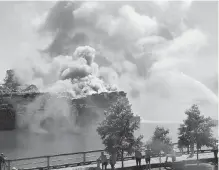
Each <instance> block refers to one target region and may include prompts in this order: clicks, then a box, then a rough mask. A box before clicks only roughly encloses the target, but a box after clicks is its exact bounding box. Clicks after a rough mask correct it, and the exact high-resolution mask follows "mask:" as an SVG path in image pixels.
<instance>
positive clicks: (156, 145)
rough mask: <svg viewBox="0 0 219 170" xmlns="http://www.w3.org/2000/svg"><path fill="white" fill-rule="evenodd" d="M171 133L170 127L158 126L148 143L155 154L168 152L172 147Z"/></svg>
mask: <svg viewBox="0 0 219 170" xmlns="http://www.w3.org/2000/svg"><path fill="white" fill-rule="evenodd" d="M168 135H169V129H164V128H163V127H158V126H157V127H156V129H155V131H154V134H153V136H152V139H151V141H150V142H149V143H148V144H147V145H149V147H150V148H151V150H152V151H153V153H155V154H160V153H161V152H164V153H168V152H169V151H170V149H171V147H172V145H171V144H172V142H171V138H170V137H169V136H168Z"/></svg>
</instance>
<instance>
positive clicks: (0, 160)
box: [0, 153, 5, 170]
mask: <svg viewBox="0 0 219 170" xmlns="http://www.w3.org/2000/svg"><path fill="white" fill-rule="evenodd" d="M4 164H5V156H4V154H3V153H1V155H0V170H2V167H3V165H4Z"/></svg>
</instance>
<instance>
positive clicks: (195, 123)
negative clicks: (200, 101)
mask: <svg viewBox="0 0 219 170" xmlns="http://www.w3.org/2000/svg"><path fill="white" fill-rule="evenodd" d="M185 114H186V115H187V118H186V119H185V120H184V123H183V124H182V125H181V127H183V128H179V134H180V136H179V141H178V142H183V144H187V142H188V143H189V145H190V146H191V149H192V155H193V153H194V146H195V145H196V150H197V160H198V150H199V149H201V147H202V146H207V147H209V146H212V141H214V137H213V133H212V127H214V126H215V124H214V122H213V120H212V119H211V118H210V117H207V118H205V117H204V116H203V115H201V113H200V110H199V108H198V106H197V105H195V104H194V105H192V107H191V108H190V109H188V110H186V111H185Z"/></svg>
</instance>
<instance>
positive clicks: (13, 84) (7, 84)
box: [3, 70, 20, 91]
mask: <svg viewBox="0 0 219 170" xmlns="http://www.w3.org/2000/svg"><path fill="white" fill-rule="evenodd" d="M3 86H4V88H6V89H9V90H10V91H16V90H17V88H18V86H20V84H19V82H18V78H17V77H16V75H15V72H14V70H7V71H6V76H5V79H4V84H3Z"/></svg>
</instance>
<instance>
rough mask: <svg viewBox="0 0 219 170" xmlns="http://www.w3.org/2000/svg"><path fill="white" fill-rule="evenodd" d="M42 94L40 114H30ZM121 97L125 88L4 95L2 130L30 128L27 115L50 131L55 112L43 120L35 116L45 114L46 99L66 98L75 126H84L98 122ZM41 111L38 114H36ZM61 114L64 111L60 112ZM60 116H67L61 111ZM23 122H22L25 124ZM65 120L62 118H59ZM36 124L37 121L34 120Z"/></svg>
mask: <svg viewBox="0 0 219 170" xmlns="http://www.w3.org/2000/svg"><path fill="white" fill-rule="evenodd" d="M39 97H41V98H42V97H43V98H44V100H45V101H44V104H42V106H41V107H39V108H38V113H36V112H35V113H28V107H27V106H28V105H29V104H30V103H31V102H33V101H34V100H36V99H37V98H39ZM118 97H126V93H124V92H123V91H119V92H102V93H96V94H92V95H88V96H86V97H81V98H75V99H71V98H68V97H64V96H54V95H51V94H50V93H13V94H7V93H6V94H2V95H1V102H0V122H1V123H0V130H13V129H16V128H29V127H30V126H31V124H27V122H28V121H27V122H26V123H25V120H24V119H25V117H26V118H27V117H28V114H30V115H29V119H32V121H31V123H34V122H33V121H39V122H38V123H39V124H38V125H39V126H40V127H41V128H42V129H46V130H48V128H49V127H50V128H51V127H52V124H53V123H54V121H55V120H54V119H56V118H57V117H56V116H55V115H44V116H43V117H41V118H40V120H39V119H38V120H36V119H35V118H36V116H40V114H41V115H42V113H43V112H44V111H45V109H46V101H48V100H54V98H55V99H56V100H58V101H63V100H64V101H65V102H67V103H69V104H70V111H69V113H70V114H69V115H68V117H67V118H71V119H72V120H74V122H72V123H73V124H74V125H76V126H79V127H83V126H86V125H87V124H88V123H89V124H90V123H91V122H92V121H94V122H95V121H97V120H99V119H101V118H103V115H104V114H103V112H104V110H106V109H107V108H108V107H109V105H110V104H111V103H112V102H114V101H116V99H117V98H118ZM36 114H39V115H36ZM60 114H61V113H60ZM61 116H63V117H64V115H63V114H62V115H61ZM22 121H24V122H23V124H22ZM58 121H62V119H58ZM35 123H36V122H35Z"/></svg>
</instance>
